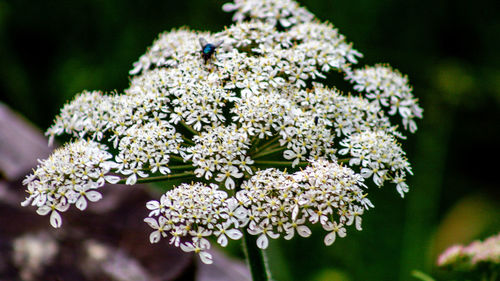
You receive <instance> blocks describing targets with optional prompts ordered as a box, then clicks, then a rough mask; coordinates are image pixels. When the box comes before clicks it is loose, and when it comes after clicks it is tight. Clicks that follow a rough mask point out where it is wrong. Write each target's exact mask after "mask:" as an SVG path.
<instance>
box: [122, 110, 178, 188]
mask: <svg viewBox="0 0 500 281" xmlns="http://www.w3.org/2000/svg"><path fill="white" fill-rule="evenodd" d="M163 115H164V114H163ZM157 117H158V123H156V122H150V123H145V124H139V125H133V126H132V127H130V128H128V129H127V130H126V131H125V133H124V135H125V136H123V137H122V138H121V139H120V143H119V145H118V150H119V153H118V155H117V156H116V158H115V161H116V164H117V165H116V168H117V170H116V171H117V172H118V173H121V174H123V175H128V178H127V181H126V182H125V183H126V184H129V185H132V184H135V183H136V182H137V176H139V177H142V178H144V177H147V176H149V175H150V174H153V173H156V172H157V171H158V172H160V173H161V174H163V175H166V174H168V173H170V169H169V168H168V163H169V161H170V154H178V153H179V149H180V143H181V142H182V138H181V136H180V135H179V133H176V131H175V128H174V127H173V126H172V125H171V124H170V123H168V122H166V121H164V120H161V119H159V118H161V117H162V114H161V113H160V114H159V115H158V116H157Z"/></svg>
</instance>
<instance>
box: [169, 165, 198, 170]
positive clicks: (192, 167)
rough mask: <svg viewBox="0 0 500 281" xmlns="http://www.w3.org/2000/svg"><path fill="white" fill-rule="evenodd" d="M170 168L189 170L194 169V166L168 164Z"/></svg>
mask: <svg viewBox="0 0 500 281" xmlns="http://www.w3.org/2000/svg"><path fill="white" fill-rule="evenodd" d="M168 168H169V169H170V170H190V169H194V168H195V167H194V166H193V165H174V166H168Z"/></svg>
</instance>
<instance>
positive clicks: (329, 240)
mask: <svg viewBox="0 0 500 281" xmlns="http://www.w3.org/2000/svg"><path fill="white" fill-rule="evenodd" d="M324 241H325V245H327V246H330V245H332V244H333V242H335V231H333V232H330V233H328V234H327V235H326V236H325V240H324Z"/></svg>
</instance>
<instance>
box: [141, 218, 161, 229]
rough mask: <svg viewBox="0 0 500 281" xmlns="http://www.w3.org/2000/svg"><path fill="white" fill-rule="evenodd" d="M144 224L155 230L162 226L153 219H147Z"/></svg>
mask: <svg viewBox="0 0 500 281" xmlns="http://www.w3.org/2000/svg"><path fill="white" fill-rule="evenodd" d="M144 222H145V223H147V224H148V225H149V226H150V227H151V228H154V229H158V228H160V226H159V225H158V222H157V221H156V220H155V219H153V218H145V219H144Z"/></svg>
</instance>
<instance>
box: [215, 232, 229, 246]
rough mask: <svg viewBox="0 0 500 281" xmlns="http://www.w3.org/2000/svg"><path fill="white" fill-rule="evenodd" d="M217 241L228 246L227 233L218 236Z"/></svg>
mask: <svg viewBox="0 0 500 281" xmlns="http://www.w3.org/2000/svg"><path fill="white" fill-rule="evenodd" d="M217 243H219V245H221V246H222V247H226V246H227V237H226V235H224V234H222V235H221V236H219V238H217Z"/></svg>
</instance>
